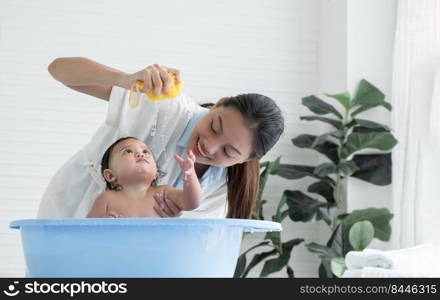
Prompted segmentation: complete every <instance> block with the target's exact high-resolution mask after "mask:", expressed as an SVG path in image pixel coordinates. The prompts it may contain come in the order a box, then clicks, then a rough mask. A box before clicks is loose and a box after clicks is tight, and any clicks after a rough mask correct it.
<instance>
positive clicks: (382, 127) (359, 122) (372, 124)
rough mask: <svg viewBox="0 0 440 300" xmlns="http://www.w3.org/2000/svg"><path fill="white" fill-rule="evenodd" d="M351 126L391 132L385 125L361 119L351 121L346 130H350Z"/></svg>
mask: <svg viewBox="0 0 440 300" xmlns="http://www.w3.org/2000/svg"><path fill="white" fill-rule="evenodd" d="M353 126H360V127H364V128H369V129H376V130H377V129H380V131H388V132H389V131H391V129H390V128H389V127H388V126H386V125H383V124H380V123H376V122H372V121H368V120H363V119H353V120H352V121H351V122H350V123H348V124H347V127H348V128H351V127H353Z"/></svg>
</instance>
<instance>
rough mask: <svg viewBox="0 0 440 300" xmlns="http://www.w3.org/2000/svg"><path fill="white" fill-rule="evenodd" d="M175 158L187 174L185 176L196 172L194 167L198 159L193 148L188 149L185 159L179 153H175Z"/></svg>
mask: <svg viewBox="0 0 440 300" xmlns="http://www.w3.org/2000/svg"><path fill="white" fill-rule="evenodd" d="M174 159H175V160H176V161H177V162H178V163H179V165H180V168H181V169H182V172H183V174H185V177H186V176H188V175H191V174H195V173H196V171H195V169H194V163H195V161H196V156H195V155H194V153H193V152H192V151H191V150H189V151H188V155H187V157H186V158H185V159H183V158H181V157H180V156H179V155H177V154H175V155H174Z"/></svg>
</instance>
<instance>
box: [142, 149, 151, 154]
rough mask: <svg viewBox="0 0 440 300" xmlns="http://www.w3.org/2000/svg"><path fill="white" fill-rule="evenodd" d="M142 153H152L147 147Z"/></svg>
mask: <svg viewBox="0 0 440 300" xmlns="http://www.w3.org/2000/svg"><path fill="white" fill-rule="evenodd" d="M142 153H144V154H150V151H148V150H147V149H144V150H143V151H142Z"/></svg>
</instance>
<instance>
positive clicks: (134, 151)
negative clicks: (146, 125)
mask: <svg viewBox="0 0 440 300" xmlns="http://www.w3.org/2000/svg"><path fill="white" fill-rule="evenodd" d="M101 170H102V176H104V179H105V181H106V182H107V188H108V189H110V190H117V189H121V188H122V186H124V185H130V184H131V185H137V184H150V185H151V186H155V185H157V180H158V178H159V176H160V171H159V169H158V168H157V165H156V161H155V159H154V157H153V154H152V153H151V151H150V149H149V148H148V146H147V145H145V144H144V143H143V142H142V141H140V140H138V139H137V138H134V137H124V138H121V139H119V140H117V141H116V142H114V143H113V144H112V145H111V146H110V147H109V148H108V149H107V151H106V152H105V153H104V156H103V157H102V161H101Z"/></svg>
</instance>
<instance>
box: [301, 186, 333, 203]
mask: <svg viewBox="0 0 440 300" xmlns="http://www.w3.org/2000/svg"><path fill="white" fill-rule="evenodd" d="M307 191H308V192H309V193H314V194H318V195H321V196H322V197H324V198H325V199H326V200H327V202H328V203H335V198H334V196H333V187H332V186H331V185H330V184H328V183H327V182H325V181H323V180H320V181H317V182H315V183H312V184H311V185H309V187H308V188H307Z"/></svg>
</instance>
